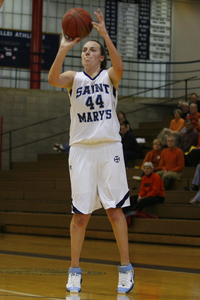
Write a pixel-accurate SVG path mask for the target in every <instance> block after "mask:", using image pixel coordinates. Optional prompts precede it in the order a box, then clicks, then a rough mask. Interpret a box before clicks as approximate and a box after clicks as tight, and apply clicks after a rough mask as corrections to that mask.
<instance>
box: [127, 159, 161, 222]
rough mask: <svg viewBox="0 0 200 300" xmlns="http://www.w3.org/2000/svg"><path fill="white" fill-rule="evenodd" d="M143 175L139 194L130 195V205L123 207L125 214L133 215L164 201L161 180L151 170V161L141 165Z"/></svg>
mask: <svg viewBox="0 0 200 300" xmlns="http://www.w3.org/2000/svg"><path fill="white" fill-rule="evenodd" d="M143 170H144V173H145V175H144V176H143V177H142V183H141V187H140V192H139V195H136V196H131V197H130V206H128V207H125V208H123V212H124V214H125V215H126V216H130V215H133V214H134V213H135V212H136V211H141V210H143V209H144V208H145V207H147V206H150V205H153V204H155V203H163V202H164V201H165V190H164V186H163V181H162V179H161V178H160V176H159V175H158V174H156V173H155V172H154V171H153V170H154V167H153V164H152V162H145V164H144V166H143Z"/></svg>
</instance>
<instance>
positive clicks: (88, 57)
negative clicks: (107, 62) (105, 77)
mask: <svg viewBox="0 0 200 300" xmlns="http://www.w3.org/2000/svg"><path fill="white" fill-rule="evenodd" d="M81 58H82V64H83V66H84V67H89V66H91V67H93V66H95V65H97V66H100V65H101V62H102V61H103V60H104V56H102V55H101V48H100V45H99V44H98V43H96V42H94V41H89V42H87V43H86V44H85V45H84V46H83V50H82V54H81Z"/></svg>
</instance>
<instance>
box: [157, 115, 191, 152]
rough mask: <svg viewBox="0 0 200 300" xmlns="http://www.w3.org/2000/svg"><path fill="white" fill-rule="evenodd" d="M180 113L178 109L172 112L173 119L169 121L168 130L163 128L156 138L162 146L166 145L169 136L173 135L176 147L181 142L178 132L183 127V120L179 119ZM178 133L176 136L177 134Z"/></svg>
mask: <svg viewBox="0 0 200 300" xmlns="http://www.w3.org/2000/svg"><path fill="white" fill-rule="evenodd" d="M181 116H182V111H181V110H180V109H175V110H174V119H173V120H171V122H170V126H169V128H163V130H162V131H161V132H160V133H159V135H158V136H157V138H158V139H160V140H161V141H162V142H163V144H164V145H166V144H167V138H168V136H170V135H173V136H174V137H175V139H176V146H177V147H178V146H179V144H180V142H181V134H180V131H181V130H182V129H183V127H184V126H185V120H184V119H182V118H181ZM177 133H178V134H177Z"/></svg>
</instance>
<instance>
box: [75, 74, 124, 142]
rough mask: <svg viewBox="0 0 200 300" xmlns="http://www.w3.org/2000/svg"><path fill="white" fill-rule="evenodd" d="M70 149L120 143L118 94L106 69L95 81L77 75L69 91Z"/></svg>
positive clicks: (84, 75)
mask: <svg viewBox="0 0 200 300" xmlns="http://www.w3.org/2000/svg"><path fill="white" fill-rule="evenodd" d="M70 103H71V107H70V116H71V126H70V146H71V145H74V144H90V145H91V144H94V145H96V144H101V143H109V142H120V141H121V137H120V134H119V130H120V125H119V121H118V118H117V114H116V106H117V91H116V89H115V88H114V86H113V84H112V82H111V80H110V78H109V75H108V71H107V70H101V71H100V72H99V74H98V75H97V76H96V77H95V78H93V79H92V78H90V77H89V76H88V75H87V74H86V73H85V72H77V73H76V75H75V78H74V82H73V86H72V90H71V91H70Z"/></svg>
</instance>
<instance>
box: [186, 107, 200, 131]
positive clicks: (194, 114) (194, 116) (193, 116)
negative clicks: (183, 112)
mask: <svg viewBox="0 0 200 300" xmlns="http://www.w3.org/2000/svg"><path fill="white" fill-rule="evenodd" d="M187 119H189V120H191V122H192V124H193V126H194V129H196V131H197V132H200V125H199V122H198V120H199V119H200V113H199V112H198V106H197V104H195V103H191V104H190V115H189V116H187Z"/></svg>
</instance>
